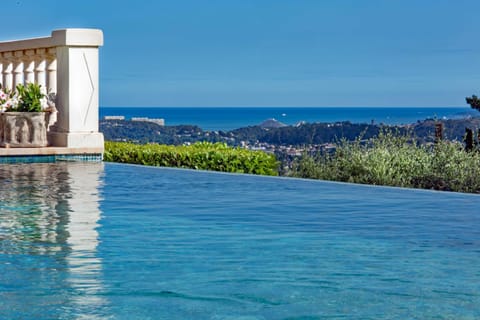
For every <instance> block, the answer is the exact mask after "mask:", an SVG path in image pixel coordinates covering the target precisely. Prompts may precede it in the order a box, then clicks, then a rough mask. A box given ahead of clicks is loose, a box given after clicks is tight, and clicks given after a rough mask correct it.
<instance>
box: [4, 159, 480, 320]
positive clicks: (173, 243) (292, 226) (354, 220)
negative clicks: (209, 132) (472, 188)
mask: <svg viewBox="0 0 480 320" xmlns="http://www.w3.org/2000/svg"><path fill="white" fill-rule="evenodd" d="M0 201H1V202H0V253H1V254H0V319H243V320H246V319H412V318H417V319H477V318H479V317H480V227H479V226H480V196H477V195H466V194H457V193H440V192H430V191H419V190H408V189H396V188H381V187H369V186H360V185H351V184H340V183H329V182H321V181H308V180H297V179H281V178H269V177H259V176H249V175H230V174H218V173H209V172H195V171H188V170H174V169H162V168H152V167H140V166H129V165H116V164H102V163H97V164H92V163H83V164H82V163H68V162H65V163H56V164H28V165H2V166H0Z"/></svg>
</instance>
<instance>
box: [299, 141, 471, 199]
mask: <svg viewBox="0 0 480 320" xmlns="http://www.w3.org/2000/svg"><path fill="white" fill-rule="evenodd" d="M290 175H291V176H295V177H302V178H314V179H324V180H333V181H344V182H353V183H362V184H373V185H387V186H399V187H412V188H425V189H436V190H448V191H458V192H471V193H480V153H479V152H466V151H465V150H464V148H463V145H462V144H461V143H458V142H447V141H442V142H439V143H437V144H435V145H424V144H423V145H419V144H417V143H416V142H415V141H411V139H410V138H408V137H407V136H405V135H400V136H399V135H396V134H393V133H392V132H391V131H383V132H380V134H379V135H378V137H376V138H372V139H369V142H368V143H361V141H360V139H357V140H356V141H354V142H348V141H346V140H343V141H342V142H341V143H339V144H338V146H337V149H336V152H335V153H323V154H319V155H317V156H308V155H304V156H303V157H302V158H300V159H299V160H298V161H297V162H296V163H295V164H294V167H293V169H292V171H291V172H290Z"/></svg>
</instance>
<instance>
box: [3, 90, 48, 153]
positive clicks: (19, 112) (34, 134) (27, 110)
mask: <svg viewBox="0 0 480 320" xmlns="http://www.w3.org/2000/svg"><path fill="white" fill-rule="evenodd" d="M54 98H55V97H54V95H53V94H50V95H46V94H44V93H43V92H42V90H41V87H40V85H38V84H35V83H28V84H27V85H25V86H24V85H22V84H19V85H17V87H16V89H15V90H8V89H6V88H2V87H0V112H1V113H0V146H2V147H6V148H9V147H12V148H28V147H46V146H47V145H48V141H47V131H48V128H49V126H50V125H51V120H53V118H56V117H52V115H56V109H55V103H54Z"/></svg>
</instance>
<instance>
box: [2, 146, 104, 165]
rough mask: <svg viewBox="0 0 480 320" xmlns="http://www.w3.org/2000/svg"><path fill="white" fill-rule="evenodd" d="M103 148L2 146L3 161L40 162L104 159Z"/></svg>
mask: <svg viewBox="0 0 480 320" xmlns="http://www.w3.org/2000/svg"><path fill="white" fill-rule="evenodd" d="M103 152H104V149H103V148H91V147H90V148H85V147H82V148H68V147H42V148H0V164H2V163H38V162H56V161H95V162H97V161H102V160H103Z"/></svg>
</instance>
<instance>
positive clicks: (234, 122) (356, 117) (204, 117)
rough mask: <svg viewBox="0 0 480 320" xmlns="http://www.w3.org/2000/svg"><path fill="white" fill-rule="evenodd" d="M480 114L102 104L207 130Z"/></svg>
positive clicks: (103, 112)
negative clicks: (263, 124) (266, 123)
mask: <svg viewBox="0 0 480 320" xmlns="http://www.w3.org/2000/svg"><path fill="white" fill-rule="evenodd" d="M477 114H478V115H480V114H479V113H478V112H477V111H475V110H473V109H471V108H470V107H468V106H466V107H438V108H435V107H100V118H101V119H103V118H104V117H105V116H124V117H125V119H127V120H130V119H131V118H134V117H147V118H154V119H155V118H162V119H164V120H165V125H167V126H172V125H197V126H199V127H200V128H202V129H203V130H212V131H213V130H223V131H228V130H233V129H238V128H243V127H248V126H254V125H258V124H259V123H261V122H263V121H265V120H267V119H276V120H278V121H280V122H282V123H284V124H286V125H295V124H297V123H299V122H309V123H312V122H340V121H350V122H352V123H376V124H381V123H383V124H387V125H402V124H410V123H415V122H417V121H421V120H425V119H460V118H465V117H472V116H476V115H477Z"/></svg>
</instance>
